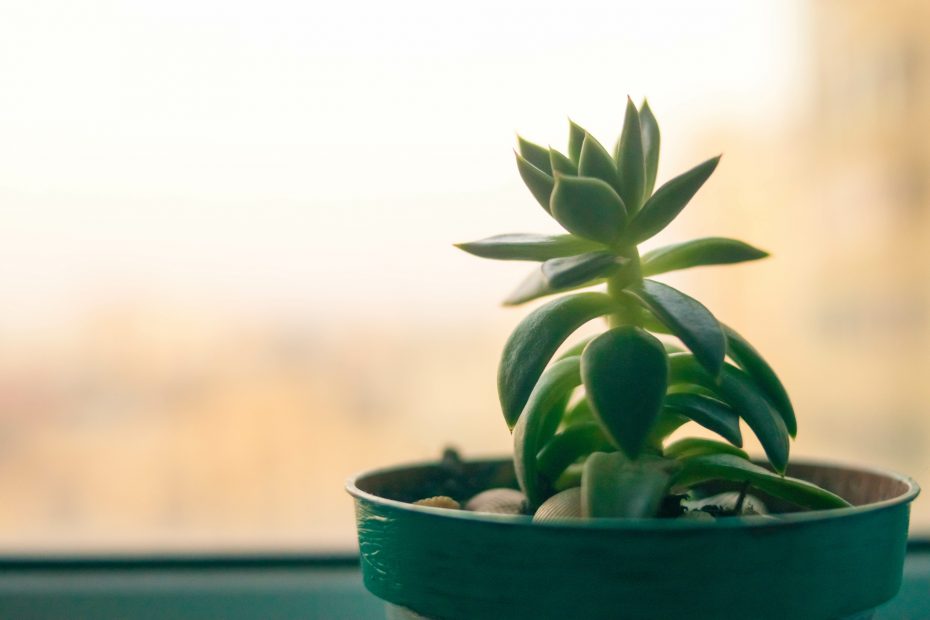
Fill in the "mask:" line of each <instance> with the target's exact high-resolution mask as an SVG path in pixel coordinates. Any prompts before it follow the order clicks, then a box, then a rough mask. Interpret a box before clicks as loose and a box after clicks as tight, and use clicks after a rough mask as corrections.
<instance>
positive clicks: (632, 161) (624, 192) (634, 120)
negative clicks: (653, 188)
mask: <svg viewBox="0 0 930 620" xmlns="http://www.w3.org/2000/svg"><path fill="white" fill-rule="evenodd" d="M615 156H616V159H617V170H618V171H619V172H620V182H621V187H620V189H619V192H620V197H621V198H623V202H624V203H625V204H626V206H627V209H629V211H630V213H636V212H637V211H639V208H640V207H641V206H642V204H643V192H644V190H645V186H646V166H645V160H644V157H643V132H642V128H641V127H640V122H639V111H638V110H637V109H636V106H635V105H634V104H633V100H632V99H630V98H629V97H627V100H626V115H625V117H624V119H623V132H622V133H621V134H620V141H619V142H617V149H616V154H615Z"/></svg>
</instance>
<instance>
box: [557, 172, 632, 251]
mask: <svg viewBox="0 0 930 620" xmlns="http://www.w3.org/2000/svg"><path fill="white" fill-rule="evenodd" d="M549 211H550V212H551V213H552V217H554V218H555V219H556V220H557V221H558V222H559V224H561V225H562V226H564V227H565V229H566V230H567V231H568V232H570V233H573V234H575V235H578V236H579V237H584V238H585V239H591V240H593V241H600V242H601V243H605V244H608V245H609V244H611V243H613V242H614V241H615V240H616V239H617V238H618V237H619V236H620V234H621V233H622V232H623V227H624V225H625V224H626V207H625V206H624V205H623V201H622V200H621V199H620V196H618V195H617V192H615V191H614V190H613V188H612V187H611V186H610V185H608V184H607V183H605V182H604V181H602V180H600V179H594V178H590V177H569V176H559V177H558V178H557V179H556V181H555V187H554V189H553V190H552V198H551V199H550V202H549Z"/></svg>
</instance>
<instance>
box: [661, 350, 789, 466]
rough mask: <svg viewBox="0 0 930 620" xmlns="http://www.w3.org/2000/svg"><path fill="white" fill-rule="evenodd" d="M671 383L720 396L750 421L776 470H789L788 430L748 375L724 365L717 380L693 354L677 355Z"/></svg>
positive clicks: (673, 359) (672, 363)
mask: <svg viewBox="0 0 930 620" xmlns="http://www.w3.org/2000/svg"><path fill="white" fill-rule="evenodd" d="M669 382H670V383H672V384H675V383H693V384H696V385H699V386H701V387H704V388H707V389H709V390H711V391H712V392H713V393H714V394H716V395H717V396H719V397H720V400H722V401H724V402H725V403H727V404H728V405H730V407H732V408H733V410H734V411H735V412H736V413H737V414H738V415H739V416H740V417H741V418H743V419H744V420H746V424H748V425H749V428H750V429H752V432H753V433H755V435H756V437H758V438H759V442H760V443H761V444H762V449H763V450H765V455H766V456H767V457H768V459H769V462H770V463H771V464H772V466H773V467H774V468H775V469H776V471H779V472H784V471H785V467H786V466H787V465H788V451H789V445H788V429H787V428H786V427H785V422H784V420H782V418H781V416H780V415H779V414H778V412H777V411H776V410H775V409H774V408H773V407H772V405H771V404H770V403H769V401H768V399H767V398H766V397H765V395H764V394H763V393H762V392H761V391H760V389H759V388H758V387H757V386H756V384H755V382H753V380H752V378H751V377H750V376H749V375H748V374H746V373H745V372H744V371H742V370H740V369H739V368H737V367H735V366H733V365H731V364H724V365H723V370H722V372H721V373H720V376H719V378H717V379H714V378H713V377H712V376H711V375H710V374H709V373H708V372H707V371H706V370H704V369H703V368H702V367H701V365H700V364H699V363H698V362H697V361H696V359H695V357H694V356H693V355H689V354H687V353H677V354H674V355H670V356H669Z"/></svg>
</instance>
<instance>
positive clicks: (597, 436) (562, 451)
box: [536, 421, 613, 482]
mask: <svg viewBox="0 0 930 620" xmlns="http://www.w3.org/2000/svg"><path fill="white" fill-rule="evenodd" d="M611 449H613V446H612V445H611V443H610V440H609V439H607V436H606V435H604V430H603V429H602V428H601V425H600V424H598V423H597V422H593V421H592V422H581V423H578V424H572V425H571V426H568V427H567V428H566V429H565V430H564V431H562V432H561V433H558V434H557V435H555V436H554V437H553V438H552V439H550V440H549V441H548V443H546V445H545V446H543V448H542V450H540V451H539V454H538V455H537V458H536V462H537V469H538V471H539V475H540V476H542V477H543V478H544V479H546V480H550V481H552V482H555V480H557V479H558V477H559V476H560V475H561V474H562V472H563V471H565V468H567V467H568V466H569V465H571V464H572V463H574V462H575V461H577V460H578V459H580V458H581V457H583V456H585V455H588V454H591V453H592V452H596V451H604V450H611Z"/></svg>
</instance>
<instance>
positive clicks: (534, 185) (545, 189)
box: [514, 153, 555, 213]
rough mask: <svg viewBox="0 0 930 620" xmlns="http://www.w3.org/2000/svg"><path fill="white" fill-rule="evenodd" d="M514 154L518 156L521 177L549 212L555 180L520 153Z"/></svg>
mask: <svg viewBox="0 0 930 620" xmlns="http://www.w3.org/2000/svg"><path fill="white" fill-rule="evenodd" d="M514 154H515V155H516V156H517V170H518V171H519V172H520V178H521V179H523V182H524V183H525V184H526V187H527V188H528V189H529V190H530V193H531V194H533V198H535V199H536V202H538V203H539V204H540V206H542V208H543V209H545V210H546V213H549V200H550V197H551V196H552V188H553V187H554V186H555V180H554V179H553V178H552V176H551V175H550V174H548V173H546V172H543V171H542V170H540V169H539V168H537V167H536V166H534V165H533V164H531V163H530V162H529V161H528V160H527V159H526V158H525V157H523V156H522V155H520V154H519V153H514Z"/></svg>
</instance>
